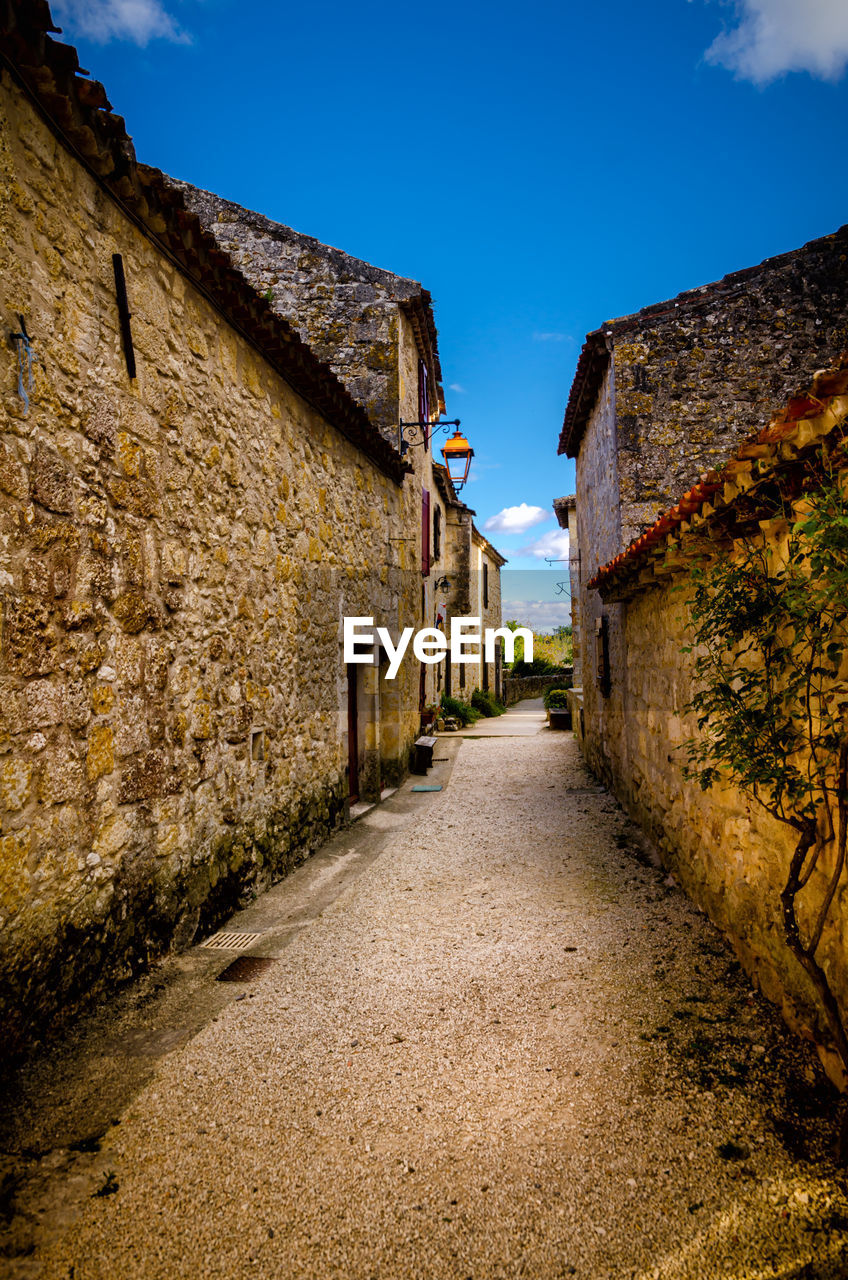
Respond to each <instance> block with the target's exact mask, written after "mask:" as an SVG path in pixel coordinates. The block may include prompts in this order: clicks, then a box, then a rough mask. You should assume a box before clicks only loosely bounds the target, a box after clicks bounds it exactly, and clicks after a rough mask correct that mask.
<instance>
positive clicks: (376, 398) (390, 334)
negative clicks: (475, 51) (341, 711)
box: [169, 179, 506, 706]
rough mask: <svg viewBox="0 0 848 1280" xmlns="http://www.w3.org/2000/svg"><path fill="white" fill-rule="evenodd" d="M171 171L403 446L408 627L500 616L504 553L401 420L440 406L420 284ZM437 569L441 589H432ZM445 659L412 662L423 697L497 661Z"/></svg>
mask: <svg viewBox="0 0 848 1280" xmlns="http://www.w3.org/2000/svg"><path fill="white" fill-rule="evenodd" d="M169 181H172V182H173V185H174V186H175V187H177V188H178V189H179V190H180V191H182V193H183V194H184V196H185V198H186V202H187V203H188V205H189V207H190V208H191V209H192V210H193V211H194V212H195V213H197V215H198V217H199V218H200V219H201V221H202V222H203V224H204V226H205V227H206V228H207V229H208V230H209V231H211V232H212V233H213V234H214V235H215V238H216V239H217V241H218V243H219V245H220V246H221V248H222V249H224V250H226V252H227V254H228V255H229V256H230V257H231V258H232V260H233V261H234V262H237V263H238V264H239V266H240V267H241V269H242V271H243V272H244V274H245V276H246V277H247V278H248V279H249V280H250V282H251V284H253V286H254V288H255V289H256V290H257V292H259V293H261V294H262V295H263V296H266V297H267V298H268V299H269V301H270V302H271V305H272V307H273V308H274V310H275V311H276V312H277V313H278V314H279V315H282V316H285V318H286V319H287V320H289V321H290V323H291V324H292V325H293V326H294V327H295V328H296V329H297V331H298V333H299V334H300V336H301V337H302V338H303V339H304V340H305V341H306V342H308V343H309V345H310V347H311V348H312V349H313V350H314V351H315V352H316V354H318V355H319V356H321V358H322V359H324V360H326V362H327V364H328V365H330V367H331V368H332V369H333V370H334V371H335V372H336V373H337V374H338V376H339V378H340V379H341V380H342V382H344V384H345V386H346V387H347V388H348V390H349V391H350V393H351V395H352V396H353V397H354V399H356V400H357V401H358V402H359V403H360V404H361V405H362V406H363V408H364V409H365V410H366V412H367V413H368V416H369V418H370V419H371V421H372V422H374V423H376V424H377V425H378V427H379V428H380V430H381V432H382V433H383V435H384V436H385V437H386V439H387V440H389V441H390V442H392V443H393V444H396V445H397V447H398V448H403V449H405V451H406V452H405V457H406V459H407V461H408V462H409V464H410V467H411V472H410V476H409V479H408V481H407V482H406V483H405V485H404V500H405V501H406V503H407V511H406V517H405V524H406V525H407V526H408V527H409V528H413V527H415V526H416V524H417V523H418V524H420V527H421V548H420V557H421V572H422V578H423V582H422V584H421V613H420V619H419V622H418V625H419V626H421V627H431V626H434V625H436V623H437V619H439V618H443V619H447V620H448V621H449V619H450V617H453V616H468V615H471V616H474V617H478V616H480V617H482V618H484V619H485V620H484V622H483V625H484V626H500V625H501V617H500V575H499V570H500V567H501V565H503V564H505V563H506V562H505V560H504V558H503V557H502V556H501V555H500V554H499V553H498V552H497V551H496V550H495V549H494V547H492V546H491V544H490V543H489V542H488V541H487V540H486V539H485V538H483V537H482V535H481V534H480V533H479V532H478V530H477V529H476V528H475V527H474V524H473V519H472V517H473V515H474V512H473V511H471V510H470V509H469V508H468V507H467V506H466V505H465V504H464V503H463V502H462V501H460V499H459V497H458V495H457V493H456V491H455V489H454V487H453V485H452V484H451V482H450V478H449V477H448V474H447V471H446V469H445V467H444V466H443V465H442V464H441V463H439V462H438V461H437V459H436V455H437V453H438V451H439V445H440V442H441V441H440V436H439V435H436V434H435V433H432V434H431V432H429V431H420V430H418V431H416V430H415V429H414V428H407V429H403V428H401V427H400V425H399V424H401V423H414V422H423V421H426V420H427V419H429V418H430V417H432V416H435V417H438V415H439V414H440V413H444V410H445V401H444V392H443V389H442V374H441V364H440V360H439V349H438V338H437V334H436V325H435V319H434V316H433V306H432V299H431V297H430V294H429V292H428V291H427V290H426V289H424V288H423V287H422V285H420V284H419V283H418V282H417V281H415V280H409V279H406V278H404V277H402V276H398V275H395V274H393V273H392V272H390V271H384V270H382V269H381V268H379V267H375V266H373V265H372V264H371V263H368V262H363V261H362V260H361V259H359V258H354V257H352V256H351V255H350V254H347V253H344V252H343V251H342V250H340V249H336V248H333V247H332V246H330V245H326V244H322V243H321V242H320V241H319V240H316V239H314V238H313V237H311V236H305V235H302V234H300V233H299V232H297V231H294V230H292V228H291V227H287V226H284V225H283V224H282V223H278V222H273V221H272V220H271V219H269V218H266V217H265V216H264V215H262V214H259V213H255V212H253V211H252V210H250V209H244V208H242V207H241V206H240V205H237V204H234V203H233V202H232V201H229V200H223V199H222V198H221V197H220V196H216V195H213V194H212V193H211V192H208V191H201V190H199V189H198V188H196V187H191V186H189V185H188V184H187V183H184V182H177V181H176V180H171V179H169ZM418 512H420V515H419V514H418ZM414 540H415V539H414V538H409V537H408V538H407V542H408V541H414ZM399 551H400V554H401V562H402V563H403V564H405V565H409V564H410V563H411V562H413V563H414V566H415V567H414V570H413V572H415V573H417V571H418V561H417V556H418V548H417V547H415V546H414V547H413V548H412V549H410V548H409V546H408V545H401V546H400V547H399ZM410 552H411V554H410ZM445 578H447V580H448V582H449V583H450V584H451V585H450V587H449V588H445V587H441V588H437V583H439V582H443V581H444V579H445ZM448 667H450V664H448V663H438V664H433V665H428V666H424V667H423V668H422V669H421V670H420V671H419V672H418V673H414V672H413V678H418V679H419V682H420V701H421V704H422V706H424V705H426V704H432V703H435V702H437V701H438V699H439V696H440V694H441V692H442V690H445V691H446V692H450V691H451V690H453V691H454V692H455V693H456V694H457V695H458V696H461V697H470V696H471V694H472V692H473V690H474V689H475V688H483V689H488V688H491V689H492V690H494V689H495V685H496V683H497V686H498V688H500V661H498V663H497V672H496V670H495V667H496V664H495V663H489V664H486V663H482V662H481V664H480V665H479V667H478V666H476V665H475V664H468V665H465V666H461V665H455V666H454V667H453V669H452V670H449V669H447V668H448Z"/></svg>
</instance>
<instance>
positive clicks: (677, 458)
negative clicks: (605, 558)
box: [580, 226, 848, 550]
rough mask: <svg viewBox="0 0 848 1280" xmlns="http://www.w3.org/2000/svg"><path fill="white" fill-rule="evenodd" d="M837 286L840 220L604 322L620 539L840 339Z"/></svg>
mask: <svg viewBox="0 0 848 1280" xmlns="http://www.w3.org/2000/svg"><path fill="white" fill-rule="evenodd" d="M846 293H848V226H845V227H842V228H841V230H839V231H837V232H835V233H834V234H833V235H831V236H825V237H823V238H822V239H820V240H814V241H812V242H811V243H810V244H808V245H805V246H804V247H803V248H800V249H797V250H795V251H794V252H792V253H788V254H784V255H782V256H781V257H778V258H772V259H769V260H767V261H766V262H764V263H762V264H760V265H759V266H757V267H751V268H750V269H748V270H746V271H738V272H735V273H734V274H733V275H729V276H726V277H725V278H724V279H723V280H720V281H718V282H716V283H715V284H709V285H704V286H703V287H702V288H700V289H693V290H690V291H689V292H687V293H684V294H680V296H679V297H678V298H676V299H674V300H673V301H671V302H666V303H660V304H659V305H658V306H656V307H648V308H646V309H645V310H644V311H641V312H639V314H638V315H636V316H631V317H626V318H624V319H622V320H616V321H613V322H611V323H610V324H609V325H604V331H605V332H607V331H609V332H610V333H611V335H612V336H611V338H609V339H608V341H610V342H611V344H612V347H613V353H614V355H613V358H614V361H615V388H616V392H615V409H616V420H617V436H616V447H617V452H618V458H617V467H618V475H619V482H620V486H621V546H620V547H618V548H617V550H621V549H623V547H624V546H626V545H627V544H628V543H629V542H630V541H631V540H632V539H633V538H635V537H638V536H639V534H640V533H641V532H642V531H643V529H644V528H645V527H646V526H647V525H648V524H651V523H653V521H654V520H655V519H656V518H657V516H659V515H660V514H661V513H662V512H663V511H665V510H666V509H667V508H668V507H670V506H671V505H672V504H673V503H675V502H676V501H677V500H678V498H680V497H681V496H682V494H683V493H684V492H685V491H686V490H687V489H688V488H689V487H690V486H691V485H692V483H693V482H694V481H695V480H696V479H697V477H698V474H699V473H700V472H701V471H708V470H710V469H711V468H713V467H715V466H717V465H720V464H721V463H722V462H723V461H724V459H725V458H726V457H728V456H729V455H730V453H731V452H732V450H733V449H734V448H735V446H736V445H737V444H738V443H739V441H740V440H742V439H743V438H744V437H745V436H747V435H749V434H750V433H751V432H752V431H753V430H755V429H758V428H759V427H761V426H762V424H763V422H765V421H767V420H768V418H769V415H770V414H771V412H772V411H773V409H774V408H775V406H778V405H781V404H783V403H785V402H786V400H788V399H789V397H790V396H791V395H793V394H794V393H795V392H796V391H797V390H798V389H799V387H800V386H801V385H807V383H808V382H809V378H810V376H811V374H812V373H813V371H814V370H815V369H817V368H819V367H821V366H825V365H827V364H829V363H830V360H831V359H832V356H833V353H834V352H838V351H843V350H845V349H846V348H848V313H846V307H845V298H846ZM580 500H581V502H582V501H584V497H583V494H582V493H581V499H580ZM583 545H584V546H585V545H586V544H585V543H584V544H583Z"/></svg>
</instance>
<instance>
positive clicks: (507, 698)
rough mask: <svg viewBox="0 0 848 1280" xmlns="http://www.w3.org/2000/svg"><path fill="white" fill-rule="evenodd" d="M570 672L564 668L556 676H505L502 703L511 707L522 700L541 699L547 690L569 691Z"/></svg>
mask: <svg viewBox="0 0 848 1280" xmlns="http://www.w3.org/2000/svg"><path fill="white" fill-rule="evenodd" d="M571 679H572V671H571V668H568V667H566V669H565V670H564V671H563V672H560V674H559V675H556V676H505V677H504V682H503V685H504V703H505V704H506V706H508V707H512V706H514V705H515V703H516V702H521V700H522V698H541V697H542V696H543V694H546V693H547V691H548V689H570V688H571Z"/></svg>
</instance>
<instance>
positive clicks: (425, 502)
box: [421, 419, 430, 578]
mask: <svg viewBox="0 0 848 1280" xmlns="http://www.w3.org/2000/svg"><path fill="white" fill-rule="evenodd" d="M422 421H423V419H422ZM421 572H422V573H423V575H424V577H425V578H426V577H427V576H428V574H429V572H430V493H429V490H427V489H422V490H421Z"/></svg>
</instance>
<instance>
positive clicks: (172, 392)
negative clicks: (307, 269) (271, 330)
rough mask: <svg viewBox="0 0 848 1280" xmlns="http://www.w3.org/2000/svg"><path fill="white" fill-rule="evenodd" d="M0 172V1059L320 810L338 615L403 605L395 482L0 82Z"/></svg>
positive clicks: (407, 595) (392, 739) (333, 704)
mask: <svg viewBox="0 0 848 1280" xmlns="http://www.w3.org/2000/svg"><path fill="white" fill-rule="evenodd" d="M0 177H2V199H0V278H2V293H0V323H1V324H2V326H3V328H4V329H5V331H6V332H7V333H9V332H11V331H13V330H16V329H17V328H18V322H17V316H18V314H21V315H23V316H24V317H25V319H26V322H27V326H28V329H29V332H30V333H31V334H32V335H34V339H35V350H36V352H37V353H38V356H39V360H40V362H39V363H38V364H37V365H36V366H35V369H34V374H35V388H34V390H33V392H32V395H31V400H32V403H31V408H30V411H29V413H28V415H27V414H25V412H24V405H23V401H22V400H21V399H20V397H19V396H18V394H17V391H16V387H17V377H18V371H17V365H16V358H15V352H14V350H13V349H12V348H11V347H10V346H9V345H8V344H5V343H4V344H0V386H2V389H3V391H2V397H3V398H2V409H3V421H2V432H3V434H2V441H0V489H2V503H1V504H0V527H2V544H0V545H1V546H2V554H0V582H2V651H1V652H0V701H1V702H2V716H3V723H2V732H1V733H0V753H2V754H0V796H1V797H2V804H3V808H2V837H0V880H2V901H0V916H1V917H2V925H1V926H0V972H2V978H3V990H4V993H5V994H4V1004H3V1009H2V1014H1V1015H0V1016H2V1017H3V1020H4V1027H5V1038H4V1045H5V1048H6V1049H7V1050H8V1049H9V1048H10V1047H12V1046H13V1045H14V1044H15V1043H16V1042H20V1041H21V1040H23V1039H24V1038H25V1037H26V1036H27V1035H30V1034H32V1033H33V1029H34V1028H37V1026H38V1024H39V1022H40V1021H42V1020H44V1019H46V1018H48V1017H53V1016H54V1014H55V1013H56V1011H57V1010H59V1009H63V1008H64V1009H65V1011H67V1010H68V1009H69V1008H70V1007H72V1006H73V1004H74V1002H75V1001H76V999H77V997H78V996H79V995H80V993H82V992H83V991H91V990H96V989H97V988H98V987H99V986H102V984H103V983H104V982H106V981H107V980H109V979H112V978H114V977H115V976H124V975H127V974H129V973H131V972H132V971H133V970H134V969H136V968H137V967H139V966H141V965H143V964H144V963H146V961H147V960H148V958H149V957H150V956H151V955H155V954H156V953H158V952H161V951H163V950H164V949H166V948H167V947H168V946H169V945H177V946H179V945H185V944H187V943H188V942H189V941H190V940H191V939H192V937H193V935H194V934H195V932H196V930H197V929H198V928H210V927H211V926H213V925H214V924H215V923H216V922H217V921H218V920H219V919H220V918H221V917H222V916H223V915H225V914H226V913H227V912H228V911H229V910H230V909H231V908H232V907H233V905H235V904H236V902H237V901H238V899H239V897H240V896H241V895H243V894H245V893H247V892H254V891H255V890H257V889H259V888H261V887H262V886H264V885H267V884H268V883H270V882H271V881H272V880H274V879H276V878H278V877H279V876H281V875H283V874H285V872H286V871H287V870H288V869H289V868H290V867H291V866H293V865H295V864H296V863H297V862H298V861H299V860H301V859H302V858H304V857H305V856H306V855H307V854H308V853H309V852H310V850H311V849H313V848H314V847H315V846H316V844H317V843H318V842H320V840H322V839H323V838H324V836H325V835H326V833H327V832H328V831H329V830H331V829H332V828H333V827H334V826H335V825H336V824H337V823H338V822H339V821H340V820H341V818H342V816H343V814H344V805H345V795H346V779H345V761H346V757H345V753H344V732H345V728H344V725H345V698H344V689H345V678H344V671H343V667H342V662H341V618H342V615H343V614H345V613H357V614H358V613H363V612H366V613H377V614H378V621H384V622H385V623H386V625H389V626H392V627H397V626H399V625H401V624H402V623H404V622H406V621H407V620H409V621H412V622H413V623H414V622H415V621H416V620H417V619H418V618H419V617H420V601H419V593H420V575H416V574H415V573H410V572H409V571H408V568H407V566H406V565H405V564H404V562H403V560H402V559H401V560H400V561H399V560H390V559H389V558H388V556H387V542H388V530H389V529H390V528H391V527H395V528H398V530H400V528H401V525H402V521H403V518H404V517H403V507H402V502H403V498H402V490H401V489H400V488H399V486H398V485H397V484H396V483H395V482H394V481H393V480H391V479H389V478H388V477H387V476H386V475H385V474H383V472H382V471H380V470H378V468H377V466H376V465H375V464H374V463H372V462H371V461H370V460H369V459H368V458H366V457H365V456H364V455H363V454H362V453H360V452H358V451H357V449H356V447H355V446H354V445H352V444H351V443H349V442H348V441H347V440H346V439H345V438H343V437H342V436H341V435H340V434H339V433H338V432H337V431H336V430H335V429H334V428H332V427H330V426H328V425H327V423H326V422H325V421H324V420H322V418H321V417H320V416H319V415H318V413H317V412H316V411H315V410H314V409H312V408H311V407H310V405H309V404H307V403H306V402H305V401H304V400H302V399H300V398H299V397H298V396H297V395H296V394H295V393H294V392H293V391H292V390H291V388H290V387H289V386H288V384H287V383H286V382H285V381H283V379H282V378H281V377H280V376H279V375H278V374H277V373H276V372H274V370H273V369H272V367H271V366H270V365H268V364H267V363H265V361H264V360H263V358H262V356H261V354H260V352H259V351H258V350H257V349H256V348H255V347H254V346H252V345H251V344H250V343H249V342H248V341H247V340H245V339H244V338H243V337H241V336H240V335H239V333H238V332H237V331H236V330H235V329H233V328H231V327H230V326H229V325H228V324H227V322H226V321H225V320H224V319H223V318H222V315H221V313H220V311H219V310H217V309H216V308H215V307H213V306H212V305H210V303H209V302H208V301H207V299H206V297H205V296H204V295H202V294H201V293H199V292H198V291H197V290H196V289H195V287H194V286H193V285H192V284H191V283H190V282H189V281H188V280H187V279H186V278H185V277H184V276H183V275H182V274H180V272H179V271H178V270H177V268H176V267H175V266H174V265H172V262H171V261H170V260H169V259H168V258H166V257H164V256H163V255H162V254H161V253H160V252H159V251H158V250H157V249H156V247H155V245H154V244H153V243H152V242H151V240H150V239H149V238H148V237H147V236H146V235H144V234H143V233H142V231H141V230H140V229H139V228H138V227H137V226H136V225H135V224H134V223H133V222H131V221H130V220H129V219H128V218H127V217H125V215H124V214H123V213H122V211H121V210H120V208H119V206H117V205H116V204H115V203H114V201H113V200H112V199H111V197H110V196H109V195H108V194H107V193H106V192H105V191H104V190H103V188H102V187H100V186H99V185H98V184H97V183H96V181H95V180H94V179H93V178H92V177H91V176H90V175H89V173H88V172H87V171H86V170H84V169H83V168H82V167H81V166H80V165H79V164H78V162H77V161H76V160H75V159H73V158H72V157H71V156H70V155H69V153H68V152H67V151H65V150H64V148H63V147H62V146H61V145H60V144H59V142H58V141H57V140H56V138H55V137H54V135H53V134H52V133H51V132H50V131H49V130H48V128H47V126H46V125H45V124H44V123H43V121H42V119H41V117H40V116H39V115H37V114H36V113H35V111H34V110H33V109H32V108H31V107H30V105H29V104H28V102H27V100H25V99H24V98H23V97H21V96H20V95H19V94H18V92H17V91H16V90H15V89H14V88H13V87H11V86H10V82H9V80H8V77H6V76H5V75H4V77H3V81H2V98H0ZM116 252H117V253H121V254H122V255H123V261H124V266H125V271H126V278H127V287H128V292H129V299H130V310H131V312H132V334H133V340H134V346H135V357H136V361H137V367H138V373H137V377H136V379H135V380H133V381H131V380H130V379H129V378H128V376H127V371H126V367H125V363H124V357H123V354H122V348H121V338H120V332H119V325H118V314H117V308H116V303H115V285H114V279H113V273H112V255H113V253H116ZM392 566H396V567H392ZM409 682H410V683H413V684H414V677H412V676H410V677H409ZM371 693H374V695H375V696H374V697H372V699H371V704H370V705H371V706H372V708H378V707H379V699H378V698H377V697H376V693H375V691H373V690H372V691H371ZM369 696H370V694H369ZM392 696H393V697H394V698H395V702H396V704H397V705H395V707H394V708H393V715H392V723H391V726H387V727H386V729H387V732H386V734H383V736H381V726H380V725H379V723H377V724H374V723H371V724H370V726H369V725H368V723H366V725H365V736H366V742H365V745H364V748H363V749H365V747H367V749H369V750H370V751H371V752H372V756H373V755H374V754H375V753H376V756H377V757H379V756H380V755H381V753H384V754H385V757H386V759H385V769H386V771H387V772H388V773H391V771H392V770H395V773H397V771H398V770H399V769H400V768H402V767H403V761H404V757H405V755H406V753H407V751H408V747H409V741H410V740H411V738H412V737H413V736H414V733H415V728H416V727H417V698H416V700H415V703H414V706H412V707H409V706H408V705H400V693H399V691H397V690H395V691H393V694H392ZM374 714H379V711H378V710H375V711H374ZM389 728H390V729H391V733H388V729H389Z"/></svg>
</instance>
